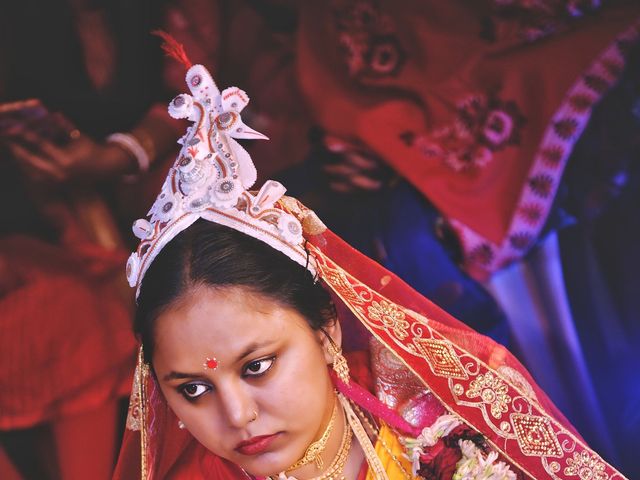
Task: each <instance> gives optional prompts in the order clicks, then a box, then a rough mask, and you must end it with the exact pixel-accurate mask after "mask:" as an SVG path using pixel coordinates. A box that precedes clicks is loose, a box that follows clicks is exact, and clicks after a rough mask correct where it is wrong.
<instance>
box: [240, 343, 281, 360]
mask: <svg viewBox="0 0 640 480" xmlns="http://www.w3.org/2000/svg"><path fill="white" fill-rule="evenodd" d="M273 343H275V342H274V341H273V340H265V341H257V342H251V343H250V344H249V345H247V347H246V348H245V349H244V350H243V351H242V353H240V355H238V356H237V357H236V360H235V363H238V362H239V361H241V360H242V359H244V358H246V357H248V356H249V355H251V354H252V353H253V352H255V351H256V350H259V349H261V348H264V347H267V346H269V345H271V344H273Z"/></svg>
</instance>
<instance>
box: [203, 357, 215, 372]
mask: <svg viewBox="0 0 640 480" xmlns="http://www.w3.org/2000/svg"><path fill="white" fill-rule="evenodd" d="M204 366H205V368H210V369H211V370H215V369H216V368H218V360H217V359H216V358H215V357H214V358H209V357H207V360H206V361H205V362H204Z"/></svg>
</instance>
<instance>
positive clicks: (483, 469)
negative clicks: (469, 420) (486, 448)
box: [453, 440, 516, 480]
mask: <svg viewBox="0 0 640 480" xmlns="http://www.w3.org/2000/svg"><path fill="white" fill-rule="evenodd" d="M458 445H459V446H460V450H461V452H462V458H461V459H460V461H459V462H458V463H457V465H456V472H455V473H454V475H453V480H516V475H515V473H513V472H512V471H511V470H510V469H509V467H508V465H506V464H505V463H504V462H497V463H494V462H495V461H496V460H497V459H498V454H497V453H496V452H490V453H489V454H488V455H487V456H486V457H484V456H483V455H482V451H481V450H480V449H479V448H478V447H476V445H475V444H474V443H473V442H471V441H469V440H460V441H459V442H458Z"/></svg>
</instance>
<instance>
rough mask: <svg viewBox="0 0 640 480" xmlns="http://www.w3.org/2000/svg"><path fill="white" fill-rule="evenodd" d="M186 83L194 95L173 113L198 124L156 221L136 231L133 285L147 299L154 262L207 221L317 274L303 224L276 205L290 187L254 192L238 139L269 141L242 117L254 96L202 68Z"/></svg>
mask: <svg viewBox="0 0 640 480" xmlns="http://www.w3.org/2000/svg"><path fill="white" fill-rule="evenodd" d="M186 82H187V85H188V86H189V90H191V95H188V94H181V95H178V96H177V97H175V98H174V99H173V100H172V101H171V103H170V104H169V115H171V116H172V117H173V118H186V119H188V120H191V121H192V122H193V125H192V126H190V127H189V128H188V129H187V132H186V134H185V135H184V136H183V137H182V138H180V140H178V143H179V144H181V145H182V148H181V149H180V154H179V155H178V158H177V159H176V161H175V163H174V164H173V166H172V167H171V169H170V170H169V173H168V175H167V178H166V180H165V182H164V185H163V186H162V190H161V192H160V194H159V195H158V197H157V198H156V201H155V202H154V204H153V206H152V207H151V210H149V213H148V214H147V215H148V216H149V219H148V220H145V219H139V220H136V221H135V222H134V224H133V233H134V234H135V235H136V237H138V238H139V239H140V240H141V241H140V245H139V246H138V248H137V250H136V251H135V252H133V253H132V254H131V256H130V257H129V260H128V261H127V279H128V280H129V285H131V286H132V287H136V289H137V290H136V293H139V291H140V283H141V282H142V278H143V277H144V274H145V272H146V271H147V269H148V268H149V265H150V264H151V262H153V259H154V258H155V257H156V256H157V255H158V253H159V252H160V251H161V250H162V248H164V246H165V245H167V243H169V242H170V241H171V240H172V239H173V238H174V237H175V236H176V235H178V234H179V233H180V232H182V231H183V230H185V229H186V228H187V227H189V226H190V225H192V224H193V223H194V222H195V221H196V220H198V219H199V218H204V219H206V220H209V221H211V222H215V223H219V224H222V225H226V226H228V227H231V228H234V229H236V230H238V231H240V232H243V233H245V234H247V235H251V236H252V237H255V238H257V239H259V240H262V241H264V242H266V243H268V244H269V245H270V246H272V247H273V248H275V249H276V250H279V251H280V252H282V253H284V254H286V255H287V256H288V257H289V258H291V259H292V260H294V261H296V262H298V263H299V264H300V265H303V266H306V267H307V268H308V269H309V270H311V271H312V273H313V272H314V268H313V265H311V264H310V263H309V262H308V260H307V254H306V251H305V249H304V239H303V236H302V226H301V224H300V222H299V221H298V219H297V218H296V217H294V216H293V215H291V214H289V213H287V212H285V211H284V210H282V209H281V208H279V206H278V205H276V202H277V201H278V200H279V199H280V198H281V197H282V196H283V195H284V193H285V191H286V189H285V188H284V187H283V186H282V185H281V184H280V183H278V182H275V181H272V180H269V181H267V182H266V183H265V184H264V185H263V186H262V188H261V189H260V191H259V192H257V194H254V193H252V192H250V191H248V189H249V188H251V186H252V185H253V184H254V183H255V181H256V177H257V174H256V169H255V166H254V165H253V162H252V161H251V157H250V156H249V153H247V151H246V150H245V149H244V148H242V146H240V144H239V143H238V142H236V141H235V140H234V138H246V139H250V138H255V139H267V137H265V136H264V135H262V134H261V133H259V132H256V131H255V130H253V129H251V128H249V127H248V126H247V125H245V124H244V123H243V121H242V118H241V117H240V112H241V111H242V109H243V108H244V107H245V106H246V105H247V104H248V103H249V97H248V96H247V94H246V93H245V92H243V91H242V90H240V89H239V88H236V87H230V88H227V89H225V90H223V91H222V92H220V90H218V87H217V86H216V84H215V82H214V81H213V78H211V75H210V74H209V72H208V71H207V69H206V68H205V67H203V66H202V65H193V66H192V67H190V68H189V69H188V71H187V75H186Z"/></svg>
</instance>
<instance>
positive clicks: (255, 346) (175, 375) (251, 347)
mask: <svg viewBox="0 0 640 480" xmlns="http://www.w3.org/2000/svg"><path fill="white" fill-rule="evenodd" d="M273 343H275V342H274V341H271V340H269V341H262V342H260V341H258V342H251V343H250V344H248V345H247V347H246V348H245V349H244V350H243V351H242V352H241V353H240V355H238V356H237V357H236V360H235V363H238V362H240V361H241V360H242V359H244V358H246V357H248V356H249V355H251V354H252V353H253V352H255V351H256V350H259V349H261V348H264V347H267V346H269V345H271V344H273ZM202 377H203V375H202V374H201V373H187V372H184V373H183V372H175V371H172V372H169V373H167V374H166V375H165V376H164V377H162V380H164V381H165V382H169V381H171V380H184V379H185V378H202Z"/></svg>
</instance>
